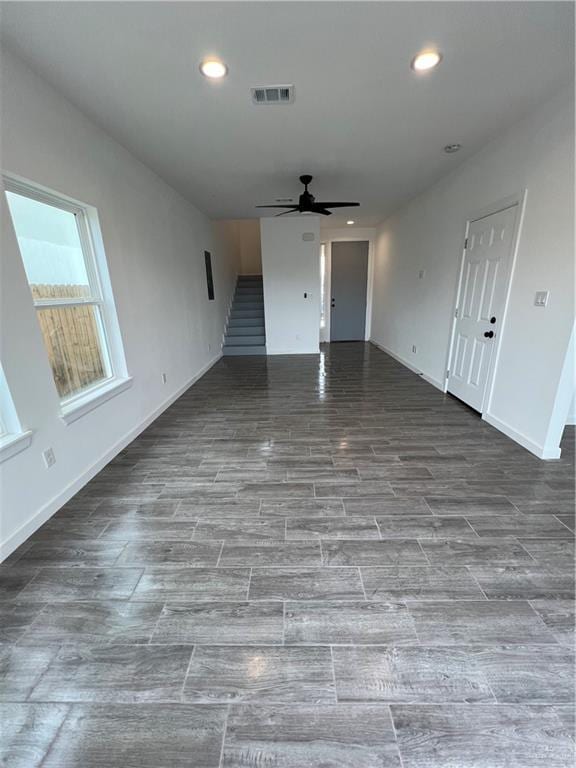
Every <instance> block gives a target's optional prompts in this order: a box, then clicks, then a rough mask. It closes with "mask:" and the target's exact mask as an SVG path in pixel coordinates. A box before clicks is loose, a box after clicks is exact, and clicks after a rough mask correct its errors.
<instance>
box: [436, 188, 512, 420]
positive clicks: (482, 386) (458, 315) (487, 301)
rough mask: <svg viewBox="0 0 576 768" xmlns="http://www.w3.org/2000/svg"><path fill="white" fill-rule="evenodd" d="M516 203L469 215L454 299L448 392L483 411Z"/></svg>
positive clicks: (507, 278)
mask: <svg viewBox="0 0 576 768" xmlns="http://www.w3.org/2000/svg"><path fill="white" fill-rule="evenodd" d="M518 211H519V205H518V204H517V203H516V204H514V205H510V206H509V207H507V208H504V209H502V210H499V211H497V212H496V213H491V214H489V215H487V216H483V217H480V218H477V219H474V220H472V221H470V223H469V226H468V235H467V238H466V242H465V249H464V258H463V263H462V272H461V276H460V286H459V291H458V298H457V301H456V309H455V319H454V330H453V336H452V352H451V359H450V364H449V369H448V386H447V389H448V392H450V393H451V394H452V395H455V396H456V397H457V398H459V399H460V400H462V401H463V402H464V403H466V404H467V405H469V406H470V407H471V408H473V409H474V410H476V411H478V412H479V413H482V412H483V411H484V410H485V407H486V400H487V395H488V390H489V383H490V382H491V379H492V375H493V371H494V363H495V359H496V349H497V344H498V341H499V338H500V333H501V330H502V323H503V319H504V317H503V316H504V311H505V305H506V297H507V295H508V286H509V282H510V274H511V267H512V260H513V254H514V247H515V240H516V231H517V219H518Z"/></svg>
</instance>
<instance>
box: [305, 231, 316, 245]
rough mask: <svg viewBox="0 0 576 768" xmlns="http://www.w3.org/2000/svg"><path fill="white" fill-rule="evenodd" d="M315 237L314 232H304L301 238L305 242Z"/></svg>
mask: <svg viewBox="0 0 576 768" xmlns="http://www.w3.org/2000/svg"><path fill="white" fill-rule="evenodd" d="M315 239H316V237H315V235H314V232H304V234H303V235H302V240H304V242H307V243H309V242H311V241H312V240H315Z"/></svg>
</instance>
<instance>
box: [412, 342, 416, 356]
mask: <svg viewBox="0 0 576 768" xmlns="http://www.w3.org/2000/svg"><path fill="white" fill-rule="evenodd" d="M412 352H414V354H416V344H412Z"/></svg>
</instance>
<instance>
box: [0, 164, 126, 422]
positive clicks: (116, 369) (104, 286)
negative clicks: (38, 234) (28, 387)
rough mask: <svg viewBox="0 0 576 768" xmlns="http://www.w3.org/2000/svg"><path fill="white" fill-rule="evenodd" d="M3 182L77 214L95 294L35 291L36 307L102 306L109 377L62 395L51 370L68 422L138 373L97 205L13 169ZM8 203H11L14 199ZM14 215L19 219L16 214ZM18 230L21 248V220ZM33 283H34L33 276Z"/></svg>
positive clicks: (98, 314)
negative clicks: (130, 367) (127, 350)
mask: <svg viewBox="0 0 576 768" xmlns="http://www.w3.org/2000/svg"><path fill="white" fill-rule="evenodd" d="M3 182H4V191H5V192H12V193H14V194H16V195H20V196H23V197H27V198H29V199H32V200H35V201H36V202H39V203H44V204H45V205H49V206H51V207H54V208H58V209H60V210H64V211H67V212H69V213H72V214H73V215H74V217H75V219H76V227H77V231H78V238H79V241H80V247H81V251H82V257H83V262H84V268H85V270H86V275H87V278H88V288H89V291H90V295H89V296H88V297H75V298H57V297H55V298H50V299H36V298H35V297H34V296H31V298H32V302H33V306H34V309H35V311H36V313H38V311H41V310H42V309H45V308H50V307H74V306H93V307H95V308H96V311H95V321H96V325H97V328H98V337H99V342H100V353H101V356H102V363H103V365H104V369H105V372H106V374H107V375H106V377H105V378H103V379H100V380H98V381H96V382H94V383H93V384H90V385H88V386H86V387H84V388H83V389H81V390H79V391H77V392H73V393H71V394H70V395H67V396H65V397H60V395H59V394H58V391H57V387H56V382H55V380H54V376H53V372H52V370H51V374H52V380H53V382H54V387H55V388H56V392H57V396H58V400H59V402H60V409H61V413H60V415H61V418H62V420H63V421H64V422H65V423H66V424H70V423H72V422H74V421H76V419H78V418H80V417H81V416H83V415H84V414H86V413H88V412H89V411H91V410H93V409H94V408H95V407H97V406H98V405H100V404H101V403H103V402H106V400H109V399H110V398H111V397H113V396H115V395H116V394H119V393H120V392H122V391H124V390H125V389H127V388H128V387H129V386H130V385H131V382H132V377H131V376H129V375H128V373H127V369H126V360H125V357H124V351H123V346H122V340H121V337H120V330H119V326H118V320H117V316H116V308H115V304H114V298H113V295H112V289H111V285H110V278H109V275H108V266H107V263H106V256H105V253H104V250H103V243H102V237H101V233H100V228H99V222H98V215H97V211H96V209H95V208H93V207H92V206H88V205H84V204H83V203H80V202H79V201H77V200H73V199H71V198H70V197H67V196H66V195H62V194H59V193H57V192H53V191H52V190H48V189H46V188H43V187H41V186H39V185H36V184H32V183H30V182H27V181H24V180H21V179H18V178H15V177H13V176H9V175H7V174H3ZM8 209H10V205H9V204H8ZM12 221H13V225H14V220H12ZM14 233H15V236H16V243H17V245H18V248H19V244H18V235H17V232H16V227H15V226H14ZM98 246H99V247H98ZM20 257H21V258H22V262H24V259H23V257H22V252H21V251H20ZM27 282H28V279H27ZM28 285H29V286H30V283H29V282H28ZM48 362H49V361H48Z"/></svg>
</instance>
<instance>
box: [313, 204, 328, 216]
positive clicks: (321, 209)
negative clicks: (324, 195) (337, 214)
mask: <svg viewBox="0 0 576 768" xmlns="http://www.w3.org/2000/svg"><path fill="white" fill-rule="evenodd" d="M310 210H311V212H312V213H321V214H322V216H332V211H329V210H328V209H327V208H324V207H323V206H322V204H318V203H314V205H313V206H312V208H311V209H310Z"/></svg>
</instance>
